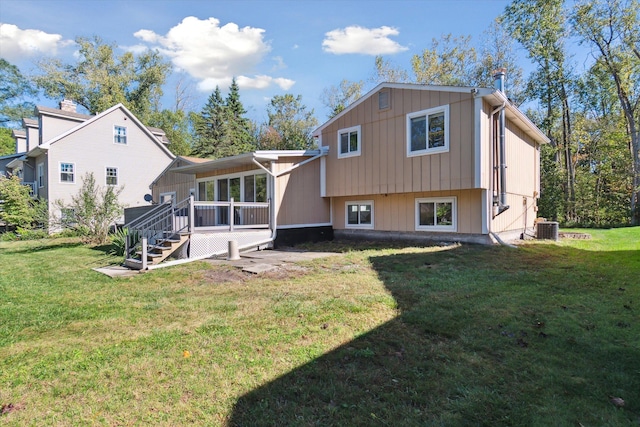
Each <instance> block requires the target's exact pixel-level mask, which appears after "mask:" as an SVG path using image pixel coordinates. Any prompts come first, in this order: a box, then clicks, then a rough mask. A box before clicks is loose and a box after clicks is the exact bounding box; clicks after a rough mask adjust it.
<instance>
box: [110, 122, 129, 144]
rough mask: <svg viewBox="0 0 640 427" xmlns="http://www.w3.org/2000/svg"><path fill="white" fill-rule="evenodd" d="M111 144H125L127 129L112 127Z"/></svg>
mask: <svg viewBox="0 0 640 427" xmlns="http://www.w3.org/2000/svg"><path fill="white" fill-rule="evenodd" d="M113 142H114V143H116V144H126V143H127V128H126V127H124V126H114V127H113Z"/></svg>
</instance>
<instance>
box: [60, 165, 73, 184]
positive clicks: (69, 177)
mask: <svg viewBox="0 0 640 427" xmlns="http://www.w3.org/2000/svg"><path fill="white" fill-rule="evenodd" d="M60 182H65V183H68V184H73V183H74V182H76V179H75V165H74V164H73V163H60Z"/></svg>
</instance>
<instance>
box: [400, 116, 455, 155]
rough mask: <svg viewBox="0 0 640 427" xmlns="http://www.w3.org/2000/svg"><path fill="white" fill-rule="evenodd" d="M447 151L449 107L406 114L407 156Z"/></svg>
mask: <svg viewBox="0 0 640 427" xmlns="http://www.w3.org/2000/svg"><path fill="white" fill-rule="evenodd" d="M447 151H449V106H448V105H443V106H441V107H436V108H430V109H428V110H422V111H417V112H415V113H410V114H407V156H409V157H412V156H421V155H424V154H435V153H444V152H447Z"/></svg>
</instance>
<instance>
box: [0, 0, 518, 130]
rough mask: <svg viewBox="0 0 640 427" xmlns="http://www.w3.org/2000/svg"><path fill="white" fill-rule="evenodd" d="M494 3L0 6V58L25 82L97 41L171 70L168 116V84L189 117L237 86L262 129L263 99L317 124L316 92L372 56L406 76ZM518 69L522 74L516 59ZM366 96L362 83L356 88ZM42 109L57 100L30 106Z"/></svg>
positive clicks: (154, 1)
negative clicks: (147, 54) (82, 41)
mask: <svg viewBox="0 0 640 427" xmlns="http://www.w3.org/2000/svg"><path fill="white" fill-rule="evenodd" d="M509 3H510V2H509V1H503V0H396V1H375V0H351V1H332V0H325V1H322V0H298V1H295V0H285V1H266V0H246V1H245V0H237V1H227V0H187V1H177V0H128V1H119V0H111V1H106V0H65V1H62V0H1V1H0V25H1V26H0V57H2V58H5V59H6V60H8V61H9V62H11V63H12V64H15V65H17V66H18V67H19V68H20V70H21V71H22V72H23V73H24V74H31V73H33V72H35V71H36V69H35V66H34V64H35V61H36V60H37V59H39V58H41V57H43V56H44V57H56V58H59V59H60V60H62V61H63V62H67V63H73V62H74V61H75V60H74V56H73V55H74V52H75V51H76V50H77V48H76V46H75V43H74V42H73V40H74V38H75V37H77V36H84V37H92V36H94V35H97V36H100V37H101V38H102V39H103V40H104V41H106V42H113V43H115V44H117V45H118V46H119V47H120V48H121V49H129V50H133V51H137V50H140V49H145V48H154V49H158V50H159V51H160V52H161V53H162V54H163V55H164V56H165V57H166V59H167V60H169V61H171V63H172V64H173V67H174V73H173V77H172V79H171V81H170V82H169V83H168V84H167V85H166V86H165V98H163V104H164V107H165V108H170V107H171V105H172V102H173V100H174V99H175V98H174V97H173V95H172V92H173V91H174V86H175V82H176V81H177V79H178V78H182V79H183V80H184V81H187V82H189V86H190V91H191V94H192V97H193V98H192V109H193V110H196V111H199V110H200V109H201V108H202V106H203V105H204V103H205V102H206V99H207V97H208V96H209V95H210V94H211V92H212V91H213V89H214V88H215V86H216V85H219V86H220V88H221V90H222V91H223V92H225V93H226V91H227V89H228V86H229V83H230V81H231V78H232V77H236V78H237V80H238V83H239V84H240V95H241V100H242V102H243V104H244V106H245V108H247V110H248V111H249V116H250V117H251V118H252V119H254V120H257V121H260V122H262V121H266V119H267V115H266V106H267V104H268V102H269V99H270V98H271V97H273V96H274V95H283V94H285V93H293V94H294V95H302V101H303V103H304V104H305V105H306V106H307V107H308V108H310V109H311V108H313V109H314V111H315V115H316V117H317V118H318V120H319V122H320V123H322V122H324V121H325V120H326V118H327V115H328V113H329V111H328V109H327V108H326V107H325V106H324V105H323V104H322V102H321V95H322V92H323V90H325V89H326V88H328V87H330V86H337V85H338V84H339V83H340V81H341V80H342V79H347V80H350V81H359V80H367V79H368V78H370V77H371V76H372V75H373V71H374V58H375V55H378V54H381V55H383V56H384V57H385V59H387V60H389V61H391V62H392V63H394V64H396V65H398V66H400V67H402V68H405V69H407V70H408V69H410V59H411V57H412V56H413V55H415V54H419V53H421V52H422V50H423V49H424V48H426V47H429V46H430V45H431V40H432V39H433V38H439V37H440V36H441V35H443V34H448V33H452V34H453V35H455V36H458V35H471V36H472V39H473V41H474V44H476V45H479V44H480V41H481V37H482V33H483V32H484V31H485V30H487V29H488V28H489V26H490V25H491V23H492V21H493V20H494V19H495V18H496V17H497V16H498V15H500V14H501V13H502V12H503V10H504V8H505V7H506V6H507V4H509ZM521 54H522V58H523V68H525V70H526V69H528V68H529V67H530V65H528V61H527V60H526V57H525V54H524V52H521ZM371 87H372V85H371V84H369V85H368V86H367V87H366V89H370V88H371ZM41 104H43V105H49V106H53V105H56V104H57V101H52V100H41Z"/></svg>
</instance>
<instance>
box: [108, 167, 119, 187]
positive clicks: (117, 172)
mask: <svg viewBox="0 0 640 427" xmlns="http://www.w3.org/2000/svg"><path fill="white" fill-rule="evenodd" d="M109 169H115V170H116V183H115V184H108V183H107V178H109V174H108V170H109ZM118 181H120V171H119V170H118V168H117V167H115V166H105V167H104V184H105V185H108V186H111V187H115V186H117V185H118Z"/></svg>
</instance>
